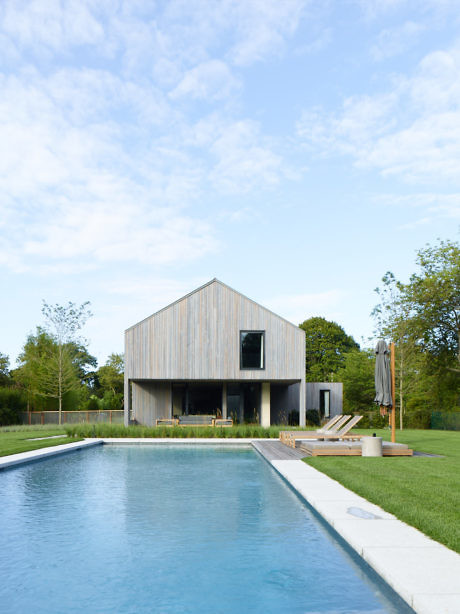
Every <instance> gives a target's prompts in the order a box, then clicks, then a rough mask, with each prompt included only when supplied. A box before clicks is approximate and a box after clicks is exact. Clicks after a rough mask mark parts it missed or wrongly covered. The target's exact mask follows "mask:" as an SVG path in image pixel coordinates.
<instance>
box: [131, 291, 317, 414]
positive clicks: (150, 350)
mask: <svg viewBox="0 0 460 614" xmlns="http://www.w3.org/2000/svg"><path fill="white" fill-rule="evenodd" d="M241 330H264V331H265V369H263V370H257V369H254V370H241V369H240V331H241ZM125 361H126V365H125V374H126V380H127V381H129V380H132V379H157V380H240V381H243V380H259V381H268V380H291V381H292V380H303V379H304V374H305V333H304V331H303V330H301V329H300V328H298V327H296V326H294V325H293V324H291V323H289V322H287V321H286V320H283V319H282V318H280V317H279V316H277V315H275V314H273V313H271V312H270V311H268V310H267V309H265V308H264V307H262V306H261V305H258V304H257V303H254V302H253V301H251V300H250V299H248V298H246V297H244V296H243V295H241V294H239V293H238V292H235V291H234V290H232V289H231V288H229V287H228V286H226V285H225V284H222V283H221V282H219V281H217V280H214V281H212V282H211V283H209V284H208V285H206V286H204V287H203V288H201V289H199V290H198V291H196V292H194V293H192V294H190V295H188V296H187V297H185V298H184V299H182V300H180V301H178V302H176V303H174V304H172V305H170V306H169V307H167V308H166V309H163V310H162V311H160V312H158V313H156V314H154V315H153V316H151V317H150V318H147V319H146V320H144V321H143V322H140V323H139V324H137V325H135V326H133V327H132V328H130V329H128V330H127V331H126V333H125ZM133 406H135V407H137V404H134V399H133ZM136 413H137V412H136Z"/></svg>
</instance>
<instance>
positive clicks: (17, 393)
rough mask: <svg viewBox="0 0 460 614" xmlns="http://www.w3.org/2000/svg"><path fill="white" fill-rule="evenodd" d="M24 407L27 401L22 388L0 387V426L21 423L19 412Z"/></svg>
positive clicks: (23, 409)
mask: <svg viewBox="0 0 460 614" xmlns="http://www.w3.org/2000/svg"><path fill="white" fill-rule="evenodd" d="M26 408H27V401H26V397H25V394H24V393H23V392H22V390H18V389H17V388H0V426H9V425H10V424H21V423H22V420H21V412H23V411H26Z"/></svg>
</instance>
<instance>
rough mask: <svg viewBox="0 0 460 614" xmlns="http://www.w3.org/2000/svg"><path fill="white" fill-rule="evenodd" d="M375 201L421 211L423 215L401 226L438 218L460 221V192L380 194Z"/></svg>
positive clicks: (414, 224) (417, 224)
mask: <svg viewBox="0 0 460 614" xmlns="http://www.w3.org/2000/svg"><path fill="white" fill-rule="evenodd" d="M374 201H375V202H376V203H378V204H380V205H384V206H385V207H393V208H394V207H401V208H403V209H408V208H409V207H410V208H413V209H418V210H419V211H420V215H421V217H419V218H418V219H416V220H415V221H414V222H411V223H409V224H404V225H402V226H401V227H400V228H404V229H406V228H416V227H418V226H424V225H426V224H429V223H431V222H433V221H434V220H436V219H447V220H452V221H454V222H456V221H460V192H454V193H451V194H445V193H443V194H437V193H433V192H424V193H414V194H405V195H401V194H380V195H379V196H378V197H376V198H375V199H374Z"/></svg>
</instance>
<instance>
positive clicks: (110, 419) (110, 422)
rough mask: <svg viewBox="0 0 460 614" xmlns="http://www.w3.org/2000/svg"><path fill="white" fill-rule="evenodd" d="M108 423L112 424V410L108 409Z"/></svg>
mask: <svg viewBox="0 0 460 614" xmlns="http://www.w3.org/2000/svg"><path fill="white" fill-rule="evenodd" d="M110 424H112V410H110Z"/></svg>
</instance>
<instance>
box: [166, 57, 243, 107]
mask: <svg viewBox="0 0 460 614" xmlns="http://www.w3.org/2000/svg"><path fill="white" fill-rule="evenodd" d="M239 86H240V84H239V82H238V81H237V79H236V78H235V77H233V75H232V74H231V72H230V70H229V68H228V66H227V65H226V64H225V63H224V62H222V61H221V60H210V61H208V62H203V63H202V64H199V65H198V66H195V67H194V68H192V69H191V70H189V71H187V72H186V73H185V75H184V77H183V78H182V80H181V81H180V83H179V84H178V85H177V86H176V87H175V88H174V90H173V91H172V92H171V94H170V96H171V98H173V99H176V98H184V97H188V98H193V99H202V100H204V101H215V100H221V99H224V98H227V97H228V96H229V95H230V94H231V93H232V91H233V90H235V89H237V88H238V87H239Z"/></svg>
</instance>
